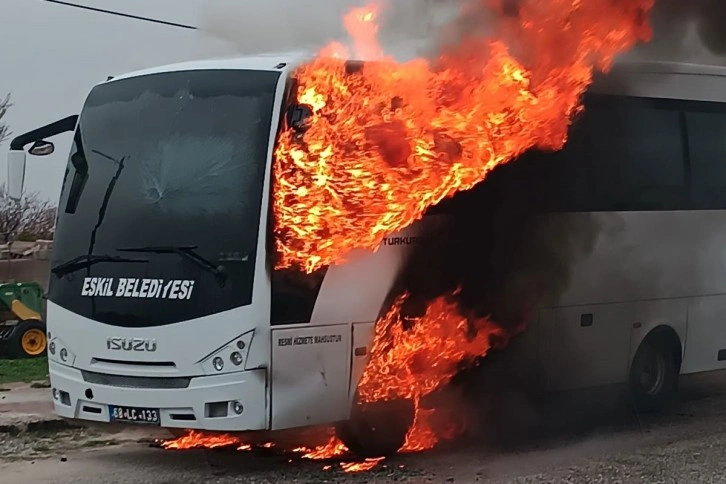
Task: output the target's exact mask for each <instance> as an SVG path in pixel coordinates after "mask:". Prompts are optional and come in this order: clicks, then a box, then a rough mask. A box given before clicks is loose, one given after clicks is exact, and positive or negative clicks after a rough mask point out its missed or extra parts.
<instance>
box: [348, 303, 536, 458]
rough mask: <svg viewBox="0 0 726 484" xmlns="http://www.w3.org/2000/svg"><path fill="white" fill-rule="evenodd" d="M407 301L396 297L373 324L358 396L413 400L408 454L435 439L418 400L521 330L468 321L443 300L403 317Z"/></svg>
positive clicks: (428, 417)
mask: <svg viewBox="0 0 726 484" xmlns="http://www.w3.org/2000/svg"><path fill="white" fill-rule="evenodd" d="M407 297H408V296H407V295H403V296H401V297H400V298H398V300H397V301H396V302H395V303H394V304H393V306H392V308H391V309H390V310H389V312H388V313H387V314H386V316H384V317H383V318H381V319H380V320H379V321H378V322H377V323H376V328H375V337H374V340H373V347H372V349H371V357H370V360H369V362H368V365H367V366H366V369H365V372H364V373H363V376H362V377H361V380H360V383H359V384H358V393H359V395H360V399H361V401H363V402H375V401H380V400H393V399H407V400H412V401H413V402H414V405H415V412H416V413H415V418H414V424H413V426H412V428H411V430H410V431H409V433H408V435H407V437H406V443H405V444H404V447H403V449H402V450H403V451H409V452H411V451H421V450H425V449H430V448H432V447H433V446H434V445H435V444H436V443H437V442H438V440H439V438H438V436H437V435H436V433H435V432H434V431H433V429H432V426H431V422H430V420H431V418H432V417H433V415H434V411H433V410H431V409H423V408H421V405H420V402H421V398H423V397H425V396H426V395H428V394H430V393H431V392H433V391H434V390H436V389H438V388H440V387H442V386H443V385H446V384H447V383H448V382H449V381H451V379H452V378H453V377H454V376H455V375H456V373H457V372H458V371H459V370H460V369H461V368H462V367H469V366H471V365H473V364H474V363H475V362H476V360H477V359H478V358H481V357H483V356H485V355H486V354H487V353H488V352H489V350H490V349H491V348H492V347H495V346H496V345H503V344H505V343H506V341H507V340H508V339H509V338H510V337H511V336H512V335H514V334H516V333H518V332H520V331H522V330H523V329H524V326H520V327H516V328H513V329H510V330H507V329H504V328H502V327H501V326H498V325H496V324H494V323H492V322H491V321H490V320H489V319H488V318H479V319H476V318H467V317H465V316H462V315H461V314H460V313H459V311H458V308H457V305H456V303H455V302H453V301H452V300H450V298H448V297H444V296H442V297H439V298H437V299H434V300H433V301H431V302H430V303H429V305H428V307H427V308H426V312H425V314H424V315H423V316H421V317H419V318H404V317H403V316H402V315H401V307H402V305H403V303H404V302H405V301H406V299H407ZM453 433H455V432H452V434H453ZM452 436H453V435H452Z"/></svg>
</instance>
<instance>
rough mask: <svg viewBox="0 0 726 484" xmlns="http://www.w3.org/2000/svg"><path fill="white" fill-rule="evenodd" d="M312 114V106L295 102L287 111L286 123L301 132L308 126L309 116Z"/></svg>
mask: <svg viewBox="0 0 726 484" xmlns="http://www.w3.org/2000/svg"><path fill="white" fill-rule="evenodd" d="M312 116H313V108H312V107H310V106H308V105H307V104H295V105H293V106H290V109H288V111H287V124H288V126H290V127H291V128H292V129H294V130H295V131H297V132H298V133H301V132H303V131H306V130H307V129H308V128H309V127H310V118H311V117H312Z"/></svg>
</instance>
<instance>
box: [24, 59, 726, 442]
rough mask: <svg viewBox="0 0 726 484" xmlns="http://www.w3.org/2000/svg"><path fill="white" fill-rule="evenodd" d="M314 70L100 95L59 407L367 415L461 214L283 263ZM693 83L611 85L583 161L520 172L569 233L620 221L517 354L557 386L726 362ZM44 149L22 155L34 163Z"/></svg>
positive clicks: (88, 110) (103, 87)
mask: <svg viewBox="0 0 726 484" xmlns="http://www.w3.org/2000/svg"><path fill="white" fill-rule="evenodd" d="M294 66H295V62H294V61H291V60H290V59H289V58H284V57H279V58H278V57H275V56H270V57H259V58H253V59H231V60H214V61H205V62H196V63H189V64H182V65H175V66H171V67H165V68H159V69H152V70H149V71H143V72H140V73H134V74H130V75H128V76H123V77H119V78H116V79H113V80H110V81H107V82H105V83H102V84H100V85H99V86H97V87H96V88H94V90H93V91H92V93H91V94H90V95H89V97H88V99H87V101H86V105H85V106H84V109H83V111H82V113H81V115H80V117H79V118H78V119H77V120H76V121H77V123H75V122H74V123H73V125H72V127H71V128H70V129H71V130H74V131H75V136H74V144H73V147H72V149H71V155H70V159H69V162H68V169H67V172H66V176H65V179H64V185H63V191H62V195H61V199H60V204H59V216H58V224H57V231H56V240H55V247H56V249H55V251H54V260H53V267H54V268H55V269H56V270H55V271H54V273H53V274H52V275H51V282H50V297H49V302H48V318H47V319H48V332H49V334H48V337H49V344H50V345H52V346H51V351H49V358H50V377H51V383H52V387H53V394H54V398H55V401H54V403H55V410H56V412H57V413H58V414H59V415H62V416H64V417H68V418H77V419H85V420H94V421H101V422H108V421H113V420H123V421H129V420H130V421H137V422H148V423H152V424H155V425H161V426H164V427H169V428H195V429H206V430H221V431H257V430H280V429H288V428H296V427H304V426H310V425H316V424H328V423H334V422H340V421H345V420H347V419H348V418H349V417H350V415H351V413H350V410H351V403H352V402H353V399H354V395H355V389H356V385H357V382H358V381H359V379H360V377H361V375H362V372H363V369H364V366H365V363H366V359H367V354H368V351H369V350H370V347H371V343H372V337H373V332H372V331H373V325H374V322H375V321H376V319H377V318H378V317H379V316H380V315H381V314H382V313H383V312H384V311H385V310H386V309H387V304H389V303H390V302H391V300H392V296H394V295H395V290H394V289H395V288H396V286H395V283H396V282H397V280H398V277H399V275H400V273H401V271H403V270H404V269H405V270H409V269H410V264H411V262H410V261H409V256H410V255H411V253H412V250H413V249H415V248H416V247H417V246H418V245H419V244H420V243H421V242H422V241H425V240H426V239H427V237H430V236H433V234H435V233H436V232H437V230H440V229H439V228H440V227H442V226H441V225H440V223H442V221H445V220H446V218H447V217H448V215H447V214H446V212H447V210H449V211H450V210H454V209H453V208H452V207H456V206H457V203H452V204H450V205H448V206H447V204H442V205H441V207H440V208H441V210H439V211H438V212H437V211H436V210H432V211H431V213H430V214H429V215H428V216H426V217H425V218H424V219H423V220H422V221H420V222H418V223H417V224H415V225H414V226H412V227H410V228H407V229H405V230H403V231H401V232H400V233H398V234H391V235H390V236H389V237H388V238H387V239H386V241H385V242H384V244H383V245H382V246H381V248H380V249H379V250H378V251H377V252H375V253H367V252H360V253H354V254H352V255H351V256H350V257H349V260H348V261H347V262H346V263H345V264H342V265H339V266H333V267H329V268H327V269H323V270H321V271H318V272H316V273H314V274H313V275H312V276H309V277H305V278H300V277H299V276H297V275H295V274H291V273H289V272H278V271H274V270H272V262H273V261H272V257H271V254H270V253H269V250H271V247H272V246H273V244H272V239H271V237H272V225H271V224H272V220H271V218H270V209H269V207H270V200H271V193H270V187H271V173H270V171H271V169H272V154H273V148H274V140H275V137H276V135H277V133H278V129H279V127H280V124H281V123H283V125H284V123H289V122H291V121H295V119H296V117H298V116H299V115H300V114H304V110H302V111H299V110H295V109H293V110H292V111H290V110H288V107H289V106H288V102H287V98H288V94H289V92H290V89H291V86H292V85H293V84H292V83H291V82H290V73H291V69H292V68H294ZM679 69H681V71H680V72H678V71H675V70H674V66H668V65H666V66H663V65H657V66H652V65H650V66H640V67H638V68H637V69H636V70H635V71H634V72H631V73H629V74H627V76H626V78H627V79H628V82H627V83H626V84H622V83H620V82H610V83H609V84H608V80H610V81H613V80H614V81H621V80H622V79H623V78H619V77H617V76H611V77H609V78H606V79H605V80H603V82H602V83H601V86H602V88H601V89H600V88H596V89H594V90H593V91H592V96H591V97H589V98H588V100H587V102H586V111H585V115H584V117H583V118H582V119H580V120H578V121H577V122H576V123H575V124H574V125H573V130H572V135H571V140H570V143H568V145H567V147H566V149H565V150H564V151H563V152H562V153H560V154H548V155H543V154H537V153H534V154H528V155H526V156H525V157H523V158H522V159H521V160H518V161H516V162H514V163H512V164H511V165H508V166H511V167H522V170H523V171H524V172H525V174H527V173H528V174H529V175H532V176H531V179H533V180H542V179H543V178H541V177H542V175H545V177H544V179H546V180H547V183H546V184H545V183H535V184H534V185H533V186H538V187H543V186H548V187H550V188H552V190H553V193H556V194H558V195H559V196H557V197H552V196H548V197H544V198H542V199H541V200H546V201H547V203H546V204H544V205H542V206H541V208H544V209H545V210H544V211H547V212H548V213H551V214H554V216H553V217H552V218H551V220H556V219H558V217H559V219H560V220H561V219H565V220H568V221H569V222H570V224H569V225H567V227H569V229H571V230H573V231H577V230H578V227H580V228H581V227H591V226H597V227H598V228H599V229H598V230H596V231H593V232H592V243H591V244H590V246H589V250H588V251H586V253H585V254H584V255H583V256H582V257H581V258H578V259H577V260H574V261H569V262H568V264H570V267H571V272H570V273H569V274H568V278H567V280H566V281H565V284H564V285H563V286H562V287H561V290H559V291H557V293H556V294H551V295H550V296H551V297H550V299H549V300H545V301H538V303H537V305H536V306H537V310H536V311H535V313H536V314H535V317H534V318H533V320H532V322H531V324H530V327H529V329H528V331H526V332H525V333H524V335H523V336H522V337H521V338H519V339H517V340H516V345H515V346H519V348H512V349H513V350H514V351H513V352H512V354H521V353H520V350H522V351H526V354H527V355H529V358H527V359H519V360H518V363H519V362H524V361H526V362H528V363H533V364H532V365H531V368H536V369H537V371H538V372H540V373H539V375H540V376H542V374H543V378H542V379H541V380H540V381H544V382H546V386H547V387H548V388H549V389H564V388H578V387H583V386H593V385H601V384H608V383H615V382H624V381H627V380H629V379H631V380H632V375H633V371H636V370H637V371H641V370H642V371H645V370H643V368H640V367H641V366H643V364H642V362H640V360H639V359H638V355H639V354H643V351H641V349H642V348H644V347H648V348H656V350H655V354H656V360H657V357H658V356H661V357H662V358H661V360H663V358H665V359H666V360H667V361H666V363H667V364H666V368H668V369H670V371H671V372H672V371H675V372H676V376H677V373H678V372H679V371H680V372H694V371H701V370H707V369H714V368H722V367H726V363H724V362H725V361H726V356H724V355H726V331H723V330H721V329H719V328H720V326H719V325H718V322H719V317H718V315H720V314H722V313H723V312H724V310H726V278H725V277H724V274H725V273H726V271H724V267H723V264H724V260H726V258H724V257H723V255H724V253H723V250H724V249H723V243H722V241H723V240H724V238H725V237H726V232H725V230H726V229H724V228H723V227H726V211H725V210H724V209H726V200H724V199H723V195H722V192H723V191H722V190H721V191H719V189H718V187H719V186H720V185H719V183H721V182H720V181H719V180H720V179H721V178H722V177H720V176H718V175H714V174H713V173H711V172H709V171H708V170H709V169H712V170H713V169H717V168H716V166H717V164H716V163H715V162H713V163H710V162H709V161H708V160H712V159H713V156H716V154H717V153H718V149H719V148H718V147H719V146H720V145H719V144H718V143H721V142H722V141H721V140H722V139H723V137H722V136H720V135H719V133H720V131H719V132H717V128H716V127H717V126H720V125H719V124H718V123H724V128H723V129H726V114H724V115H723V116H722V114H721V113H726V110H724V109H723V108H724V104H723V103H726V98H724V94H723V93H724V92H726V89H723V87H724V86H726V77H724V72H723V71H721V70H714V71H711V72H707V73H705V74H704V73H703V72H701V73H698V74H696V73H694V72H692V69H691V71H689V70H688V69H689V68H688V66H686V68H685V71H684V70H683V69H684V68H683V66H681V67H680V68H679ZM691 84H694V85H691ZM696 84H698V85H696ZM598 89H599V90H598ZM598 106H599V107H598ZM613 123H615V126H619V128H617V129H616V128H613V126H614V124H613ZM68 124H69V123H68V122H66V123H65V124H63V126H66V125H68ZM46 128H48V127H46ZM649 128H650V131H647V129H649ZM719 129H720V128H719ZM644 130H645V131H644ZM51 131H52V130H50V131H49V130H48V129H41V130H37V133H35V138H37V139H39V138H40V137H43V136H49V135H52V134H53V133H51ZM583 133H584V134H583ZM596 135H597V136H601V137H600V138H598V137H597V136H596ZM29 138H32V136H31V137H27V136H26V137H24V138H23V140H22V141H23V142H22V143H21V142H18V143H16V144H14V146H13V150H15V151H14V152H12V154H13V156H14V157H15V160H19V155H18V153H17V150H18V149H20V150H22V147H23V146H24V144H25V142H30V141H33V139H29ZM695 139H698V140H699V141H698V142H696V141H694V140H695ZM28 140H29V141H28ZM686 140H688V142H686ZM626 141H627V142H626ZM709 146H710V147H711V151H710V152H708V151H707V148H708V147H709ZM617 149H621V150H624V151H620V152H617ZM720 149H723V147H721V148H720ZM698 150H704V151H702V152H701V151H698ZM598 154H599V155H598ZM625 155H627V157H625ZM542 156H544V157H545V158H548V160H547V161H546V162H545V160H540V161H542V162H541V163H536V162H530V163H528V162H527V157H534V158H541V157H542ZM654 157H655V158H657V160H658V162H657V163H656V162H655V161H654ZM709 157H711V158H709ZM621 159H622V160H623V161H624V160H627V161H628V162H630V163H632V164H628V165H627V168H628V170H630V171H623V173H625V176H626V180H630V181H628V183H631V182H633V180H638V181H639V183H640V185H638V184H637V183H635V182H633V183H631V185H632V187H631V186H630V185H628V187H629V189H628V190H625V191H622V190H620V188H622V185H618V183H617V179H615V181H610V182H609V183H603V180H610V179H609V178H607V176H608V175H613V176H615V174H618V173H620V171H619V170H617V169H612V163H616V162H618V160H621ZM588 160H590V161H588ZM699 160H702V162H703V163H702V164H699ZM530 161H531V160H530ZM639 162H642V163H639ZM643 163H645V164H643ZM648 163H651V164H650V165H649V164H648ZM13 167H16V164H13ZM663 167H667V170H663V169H662V168H663ZM515 169H516V168H515ZM633 170H636V171H635V172H634V171H633ZM634 173H635V174H634ZM636 175H637V176H636ZM582 177H584V178H582ZM627 177H630V178H627ZM487 183H488V182H485V183H484V184H482V185H480V187H479V189H474V190H473V191H472V192H471V193H473V194H474V195H473V199H474V200H476V193H477V190H480V191H483V192H486V190H487V186H488V185H487ZM598 183H599V184H598ZM699 183H701V185H699ZM709 183H711V184H714V183H715V185H708V184H709ZM699 190H700V191H699ZM699 193H700V195H699ZM550 195H551V193H550ZM620 195H622V197H621V196H620ZM699 196H700V198H699ZM462 200H465V198H464V199H462ZM721 200H723V202H724V203H721ZM536 201H537V200H535V202H536ZM458 206H462V204H461V203H459V205H458ZM464 206H466V204H464ZM447 207H448V208H447ZM496 210H497V207H496V206H495V205H485V206H481V207H477V208H476V211H478V212H479V213H483V212H487V213H495V212H496ZM544 219H546V220H550V219H549V218H547V217H544ZM472 225H476V221H474V222H473V224H472ZM444 227H445V225H444ZM542 227H543V229H542V230H543V232H542V233H543V234H544V235H542V237H543V239H540V240H547V241H549V242H555V241H557V240H558V239H557V235H558V234H559V235H561V233H560V232H561V230H560V229H561V228H562V225H561V224H558V223H556V222H553V224H552V225H549V226H548V225H547V224H544V225H543V226H542ZM547 234H550V235H549V236H548V235H547ZM548 237H550V238H548ZM492 257H496V254H494V255H492ZM423 273H424V274H425V271H423ZM686 331H688V335H689V338H688V344H687V345H686V339H685V334H686ZM543 341H546V342H547V344H542V342H543ZM644 342H645V343H647V344H645V346H644ZM663 348H665V350H663ZM639 351H640V353H639ZM652 354H653V351H650V352H649V353H648V355H646V356H652ZM663 355H665V356H663ZM641 359H642V358H641ZM658 361H660V360H658ZM639 365H640V366H639ZM668 365H670V366H668ZM633 368H635V370H633ZM638 376H640V375H638ZM656 376H658V375H656ZM660 377H663V375H660ZM666 377H668V375H666ZM669 377H670V378H671V380H667V381H666V384H665V386H663V385H662V384H661V386H660V387H658V388H656V390H658V391H656V392H655V393H654V394H647V392H645V390H643V389H636V391H641V393H643V395H644V396H643V395H641V396H642V398H643V401H644V402H646V403H647V402H649V401H656V400H657V399H658V398H660V397H661V396H662V395H663V394H664V393H663V392H662V391H660V390H662V389H663V388H666V389H667V388H670V386H672V381H673V375H672V374H671V375H670V376H669ZM661 383H663V382H662V381H661ZM659 389H660V390H659ZM649 395H650V396H649Z"/></svg>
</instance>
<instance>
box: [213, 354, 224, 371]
mask: <svg viewBox="0 0 726 484" xmlns="http://www.w3.org/2000/svg"><path fill="white" fill-rule="evenodd" d="M212 364H213V365H214V369H215V370H217V371H222V368H224V361H223V360H222V358H220V357H219V356H217V357H216V358H215V359H214V360H213V361H212Z"/></svg>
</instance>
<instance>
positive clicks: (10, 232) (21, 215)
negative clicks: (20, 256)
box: [0, 185, 56, 244]
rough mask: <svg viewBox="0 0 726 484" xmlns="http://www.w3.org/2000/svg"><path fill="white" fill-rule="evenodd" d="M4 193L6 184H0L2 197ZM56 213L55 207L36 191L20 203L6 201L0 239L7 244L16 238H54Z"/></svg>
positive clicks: (0, 212) (0, 218)
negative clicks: (41, 197)
mask: <svg viewBox="0 0 726 484" xmlns="http://www.w3.org/2000/svg"><path fill="white" fill-rule="evenodd" d="M4 195H5V186H4V185H0V199H2V198H3V197H4ZM55 214H56V210H55V207H54V206H53V205H52V204H51V203H50V202H48V201H45V200H42V199H40V198H39V197H38V195H37V194H35V193H31V194H29V195H26V196H25V197H23V198H22V200H20V202H18V203H6V204H4V206H1V207H0V240H2V242H3V243H5V244H7V243H10V242H12V241H14V240H26V241H28V240H38V239H46V240H48V239H52V238H53V228H54V225H55Z"/></svg>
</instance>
